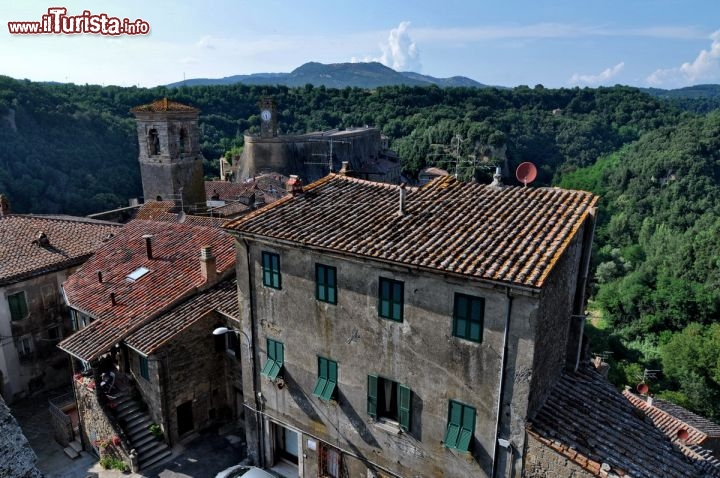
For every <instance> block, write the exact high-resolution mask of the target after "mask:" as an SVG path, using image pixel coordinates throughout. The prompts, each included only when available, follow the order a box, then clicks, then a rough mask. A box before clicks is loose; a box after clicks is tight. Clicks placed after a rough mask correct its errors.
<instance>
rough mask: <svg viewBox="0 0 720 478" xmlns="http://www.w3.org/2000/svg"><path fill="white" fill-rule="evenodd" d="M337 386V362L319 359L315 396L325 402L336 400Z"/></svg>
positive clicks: (323, 358)
mask: <svg viewBox="0 0 720 478" xmlns="http://www.w3.org/2000/svg"><path fill="white" fill-rule="evenodd" d="M336 385H337V362H335V361H334V360H329V359H326V358H325V357H318V379H317V382H316V383H315V388H314V389H313V395H315V396H316V397H320V398H322V399H323V400H326V401H327V400H330V399H332V398H335V386H336Z"/></svg>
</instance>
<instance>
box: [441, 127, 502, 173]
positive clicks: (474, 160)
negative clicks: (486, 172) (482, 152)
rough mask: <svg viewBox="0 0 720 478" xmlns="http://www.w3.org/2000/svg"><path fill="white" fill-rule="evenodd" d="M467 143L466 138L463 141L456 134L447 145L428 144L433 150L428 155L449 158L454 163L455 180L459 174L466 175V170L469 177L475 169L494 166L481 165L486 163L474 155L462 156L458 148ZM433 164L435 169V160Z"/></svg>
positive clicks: (492, 165)
mask: <svg viewBox="0 0 720 478" xmlns="http://www.w3.org/2000/svg"><path fill="white" fill-rule="evenodd" d="M467 141H468V139H467V138H466V139H463V138H462V136H460V135H459V134H456V135H454V136H453V137H452V139H451V140H450V144H449V145H448V144H437V143H430V147H431V148H434V149H435V151H434V152H433V153H430V156H432V157H435V158H438V157H449V158H450V160H451V161H452V162H453V163H454V169H455V173H454V176H455V179H458V177H459V176H460V175H461V174H463V173H466V172H467V171H468V170H469V171H470V175H474V174H475V170H476V169H488V168H493V167H495V165H494V164H483V163H486V161H483V160H481V159H478V157H477V155H475V154H468V155H467V156H463V155H462V153H461V151H460V148H461V146H462V144H463V143H465V142H467ZM434 163H435V164H432V165H433V166H436V167H437V166H438V164H437V163H438V161H437V160H436V161H434Z"/></svg>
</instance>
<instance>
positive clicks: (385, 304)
mask: <svg viewBox="0 0 720 478" xmlns="http://www.w3.org/2000/svg"><path fill="white" fill-rule="evenodd" d="M403 294H404V292H403V283H402V282H400V281H396V280H392V279H386V278H385V277H381V278H380V285H379V291H378V315H379V316H380V317H383V318H385V319H390V320H396V321H398V322H402V320H403Z"/></svg>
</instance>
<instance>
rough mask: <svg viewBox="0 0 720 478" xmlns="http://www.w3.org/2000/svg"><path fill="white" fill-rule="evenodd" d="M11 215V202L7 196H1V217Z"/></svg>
mask: <svg viewBox="0 0 720 478" xmlns="http://www.w3.org/2000/svg"><path fill="white" fill-rule="evenodd" d="M9 215H10V201H8V198H7V196H5V195H4V194H0V217H3V216H9Z"/></svg>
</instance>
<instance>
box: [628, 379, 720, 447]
mask: <svg viewBox="0 0 720 478" xmlns="http://www.w3.org/2000/svg"><path fill="white" fill-rule="evenodd" d="M623 395H624V396H625V398H627V399H628V400H629V401H630V403H632V404H633V405H634V406H635V407H636V408H639V409H640V410H642V411H643V412H645V414H646V415H647V416H648V417H650V419H651V420H652V421H653V423H654V424H655V426H656V427H658V428H659V429H660V430H662V432H663V433H665V435H667V436H668V437H669V438H670V439H672V440H673V441H677V440H678V436H677V434H678V432H679V431H680V430H685V431H686V432H687V434H688V437H687V439H686V440H685V443H687V444H688V445H695V444H700V443H702V442H703V441H704V440H705V439H707V438H708V434H707V433H705V432H704V431H702V430H700V429H698V428H696V427H694V426H693V425H692V424H690V423H688V422H689V421H692V422H694V423H702V424H705V425H706V426H705V427H703V428H705V429H710V430H713V431H714V432H715V433H716V435H714V436H717V431H718V426H717V425H715V424H714V423H712V422H711V421H710V420H707V419H705V418H702V417H700V416H698V415H695V414H694V413H692V412H690V411H689V410H686V409H684V408H682V407H679V406H677V405H673V404H671V403H669V402H665V401H663V400H659V399H653V404H652V405H650V404H648V403H647V400H646V399H645V397H640V396H638V395H635V394H634V393H632V392H631V391H629V390H625V391H624V392H623ZM658 402H659V403H658ZM663 405H664V406H663ZM669 405H670V406H671V407H668V406H669ZM663 408H671V409H673V410H675V411H676V413H677V412H678V409H679V410H681V412H680V413H679V414H680V415H681V416H684V417H686V418H690V417H694V419H693V418H691V419H690V420H688V421H686V420H683V419H681V418H680V417H678V416H675V414H671V413H669V412H668V411H665V410H663Z"/></svg>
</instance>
